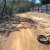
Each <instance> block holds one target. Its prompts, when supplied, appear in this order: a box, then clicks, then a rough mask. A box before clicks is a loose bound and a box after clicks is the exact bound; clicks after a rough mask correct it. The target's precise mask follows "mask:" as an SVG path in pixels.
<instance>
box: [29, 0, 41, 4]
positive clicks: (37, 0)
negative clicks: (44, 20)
mask: <svg viewBox="0 0 50 50" xmlns="http://www.w3.org/2000/svg"><path fill="white" fill-rule="evenodd" d="M29 1H31V0H29ZM32 1H34V0H32ZM35 3H40V1H39V0H36V2H35Z"/></svg>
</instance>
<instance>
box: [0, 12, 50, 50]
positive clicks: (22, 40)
mask: <svg viewBox="0 0 50 50" xmlns="http://www.w3.org/2000/svg"><path fill="white" fill-rule="evenodd" d="M16 16H20V17H23V18H24V17H25V18H31V19H32V20H34V21H36V24H35V25H34V26H32V27H31V28H30V27H29V26H30V25H31V24H29V23H24V22H21V23H20V24H19V25H18V27H21V26H24V27H28V28H22V29H20V31H15V32H12V33H11V34H10V36H9V37H5V36H4V35H3V36H0V50H50V45H45V44H41V43H40V42H38V40H37V36H38V35H45V36H48V35H50V15H48V14H43V13H42V14H41V13H33V12H28V13H23V14H18V15H16Z"/></svg>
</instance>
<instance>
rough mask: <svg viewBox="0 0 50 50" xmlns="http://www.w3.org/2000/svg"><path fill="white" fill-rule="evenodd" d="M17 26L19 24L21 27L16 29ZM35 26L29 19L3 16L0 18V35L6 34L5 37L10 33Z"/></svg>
mask: <svg viewBox="0 0 50 50" xmlns="http://www.w3.org/2000/svg"><path fill="white" fill-rule="evenodd" d="M19 24H21V25H22V27H18V25H19ZM24 24H25V25H24ZM28 24H29V25H28ZM35 24H36V22H35V21H33V20H32V19H30V18H23V17H19V16H17V17H16V16H12V17H10V16H4V17H2V18H0V34H1V35H4V34H6V36H9V34H10V33H11V32H14V31H20V29H22V28H25V29H26V28H31V27H33V26H35Z"/></svg>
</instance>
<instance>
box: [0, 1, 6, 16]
mask: <svg viewBox="0 0 50 50" xmlns="http://www.w3.org/2000/svg"><path fill="white" fill-rule="evenodd" d="M5 10H6V0H4V6H3V10H2V13H1V17H3V15H4V11H5Z"/></svg>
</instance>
